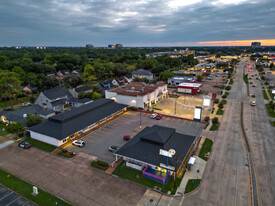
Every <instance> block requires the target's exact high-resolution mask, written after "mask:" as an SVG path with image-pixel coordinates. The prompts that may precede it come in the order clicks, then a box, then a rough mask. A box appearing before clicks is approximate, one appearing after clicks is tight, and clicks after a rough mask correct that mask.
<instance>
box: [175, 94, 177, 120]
mask: <svg viewBox="0 0 275 206" xmlns="http://www.w3.org/2000/svg"><path fill="white" fill-rule="evenodd" d="M176 114H177V98H175V116H177V115H176Z"/></svg>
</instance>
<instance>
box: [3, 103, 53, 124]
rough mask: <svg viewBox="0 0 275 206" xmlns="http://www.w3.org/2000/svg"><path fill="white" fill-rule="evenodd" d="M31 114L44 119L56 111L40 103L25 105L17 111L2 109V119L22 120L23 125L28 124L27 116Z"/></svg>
mask: <svg viewBox="0 0 275 206" xmlns="http://www.w3.org/2000/svg"><path fill="white" fill-rule="evenodd" d="M29 114H33V115H37V116H40V117H41V118H42V119H48V118H49V117H52V116H54V115H55V112H54V111H53V110H51V109H45V108H43V107H41V106H39V105H37V104H36V105H32V106H28V107H23V108H21V109H17V110H15V111H1V112H0V116H1V121H2V122H8V123H14V122H20V123H22V124H23V125H26V117H27V115H29Z"/></svg>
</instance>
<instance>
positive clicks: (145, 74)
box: [132, 69, 154, 81]
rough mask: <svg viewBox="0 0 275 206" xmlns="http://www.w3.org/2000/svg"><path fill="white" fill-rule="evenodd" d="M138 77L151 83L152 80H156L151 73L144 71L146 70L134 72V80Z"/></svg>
mask: <svg viewBox="0 0 275 206" xmlns="http://www.w3.org/2000/svg"><path fill="white" fill-rule="evenodd" d="M136 77H138V78H146V79H148V80H149V81H151V80H153V79H154V75H153V74H152V73H151V72H149V71H147V70H144V69H138V70H136V71H133V72H132V78H133V79H134V78H136Z"/></svg>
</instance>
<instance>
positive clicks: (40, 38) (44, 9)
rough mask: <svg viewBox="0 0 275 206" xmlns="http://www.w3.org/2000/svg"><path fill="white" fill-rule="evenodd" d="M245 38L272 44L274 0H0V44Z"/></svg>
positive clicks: (188, 41)
mask: <svg viewBox="0 0 275 206" xmlns="http://www.w3.org/2000/svg"><path fill="white" fill-rule="evenodd" d="M266 39H269V40H266ZM236 40H238V41H236ZM246 40H248V41H246ZM251 40H261V41H262V42H263V44H265V45H275V0H1V1H0V46H14V45H16V46H17V45H21V46H25V45H29V46H36V45H41V46H42V45H43V46H84V45H85V44H86V43H91V44H94V45H95V46H106V45H108V44H116V43H122V44H123V45H125V46H198V45H246V44H248V45H250V42H251ZM224 41H227V42H224Z"/></svg>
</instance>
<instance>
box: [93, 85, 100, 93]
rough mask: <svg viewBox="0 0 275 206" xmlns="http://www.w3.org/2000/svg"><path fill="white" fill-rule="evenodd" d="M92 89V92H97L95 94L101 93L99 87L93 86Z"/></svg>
mask: <svg viewBox="0 0 275 206" xmlns="http://www.w3.org/2000/svg"><path fill="white" fill-rule="evenodd" d="M92 88H93V92H97V93H99V92H101V89H100V87H99V86H97V85H93V86H92Z"/></svg>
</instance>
